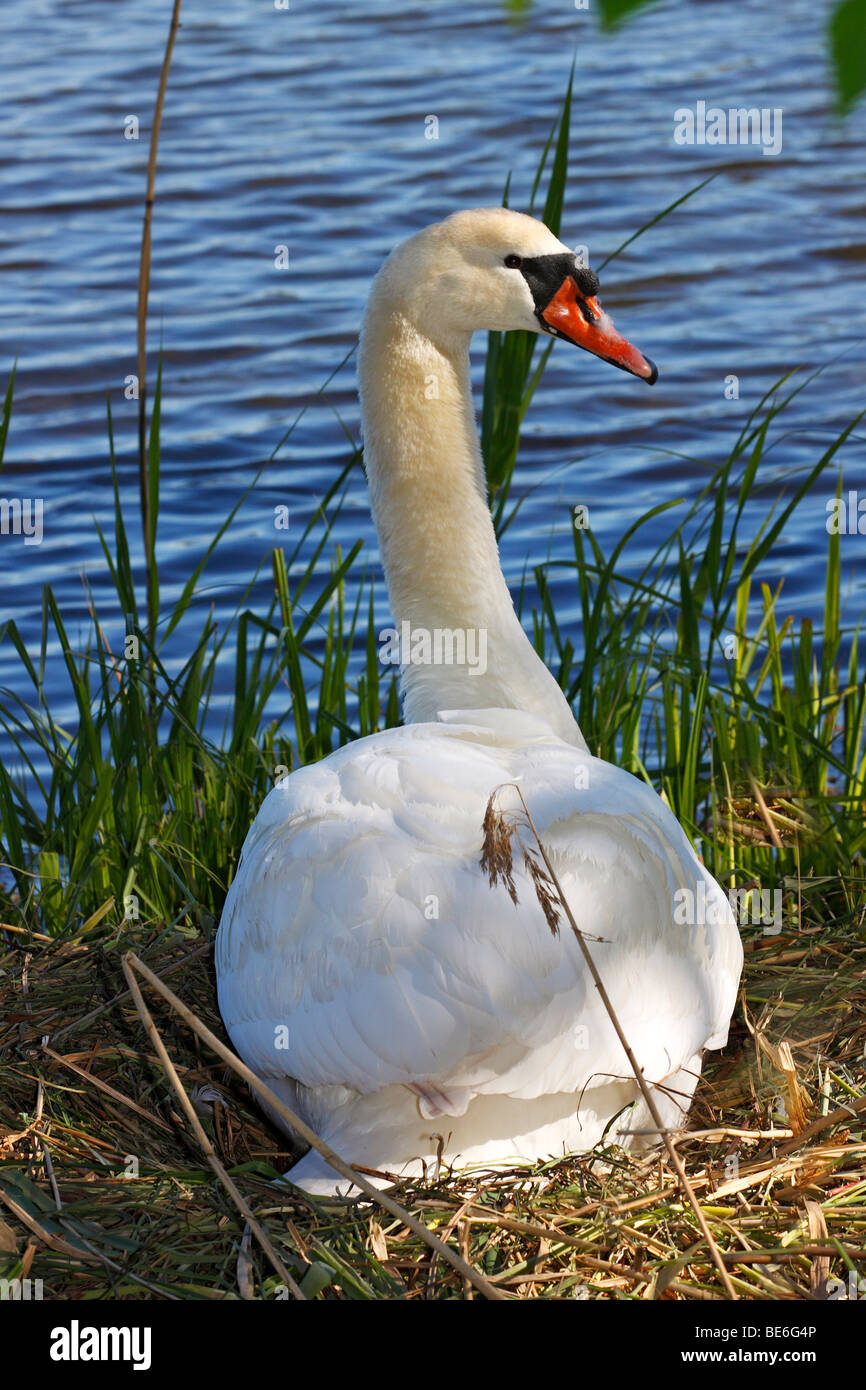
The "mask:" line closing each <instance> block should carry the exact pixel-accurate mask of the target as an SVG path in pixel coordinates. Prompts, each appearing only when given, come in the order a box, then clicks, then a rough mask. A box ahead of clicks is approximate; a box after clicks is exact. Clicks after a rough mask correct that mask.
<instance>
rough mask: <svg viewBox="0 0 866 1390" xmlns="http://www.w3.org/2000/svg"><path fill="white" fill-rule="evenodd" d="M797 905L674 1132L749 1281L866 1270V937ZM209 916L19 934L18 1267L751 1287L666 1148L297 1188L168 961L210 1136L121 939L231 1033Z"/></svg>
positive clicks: (272, 1133)
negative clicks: (366, 1184) (220, 996)
mask: <svg viewBox="0 0 866 1390" xmlns="http://www.w3.org/2000/svg"><path fill="white" fill-rule="evenodd" d="M839 906H840V907H842V906H844V904H842V903H841V902H840V904H839ZM799 907H800V913H799V916H798V918H797V921H798V926H797V929H796V931H795V932H788V933H783V934H780V935H778V936H764V935H761V934H760V929H756V930H755V932H754V933H753V934H752V935H751V937H749V936H748V934H747V940H746V968H745V976H744V984H743V989H742V994H741V1000H740V1004H739V1006H738V1008H737V1011H736V1013H735V1017H734V1020H733V1024H732V1029H731V1038H730V1042H729V1045H728V1047H727V1049H726V1050H725V1052H724V1053H722V1054H710V1056H709V1057H708V1059H707V1066H706V1069H705V1074H704V1077H703V1079H702V1081H701V1083H700V1086H699V1089H698V1092H697V1095H696V1099H695V1103H694V1105H693V1107H692V1110H691V1112H690V1115H689V1122H688V1132H686V1133H684V1134H682V1135H680V1136H679V1137H678V1139H677V1141H676V1151H677V1154H678V1155H679V1156H680V1157H681V1159H682V1161H683V1165H684V1168H685V1171H686V1172H687V1175H688V1183H689V1185H690V1187H691V1189H692V1191H693V1193H694V1195H695V1197H696V1198H697V1201H698V1202H699V1203H700V1208H701V1211H702V1213H703V1216H704V1218H705V1221H706V1223H707V1225H708V1227H709V1229H710V1231H711V1233H712V1240H713V1242H714V1244H715V1246H716V1248H717V1251H718V1254H719V1256H720V1258H721V1260H722V1261H723V1263H724V1267H725V1269H726V1270H727V1272H728V1275H729V1278H730V1283H731V1286H732V1288H733V1289H734V1291H735V1295H736V1296H737V1297H739V1298H743V1299H809V1298H846V1297H852V1296H858V1295H859V1296H862V1295H863V1293H864V1292H866V1072H864V1050H866V983H864V981H866V942H864V940H863V936H862V923H861V921H860V919H859V917H858V916H856V914H850V913H849V914H848V915H847V916H846V915H841V914H839V913H837V914H836V915H833V914H832V913H831V912H830V911H829V910H828V904H827V902H826V900H824V899H820V900H819V899H818V897H817V895H815V894H814V893H813V894H812V895H809V894H805V895H801V902H800V904H799ZM210 931H212V925H211V924H209V923H208V924H205V927H204V930H199V929H196V928H194V927H192V926H191V927H190V928H189V929H188V930H186V931H180V930H172V931H169V932H166V931H165V930H164V929H163V930H162V931H159V930H155V929H154V930H151V929H149V928H148V927H147V926H145V925H140V924H129V923H127V924H124V925H122V926H120V927H114V928H110V927H108V926H107V925H106V924H105V923H103V924H100V925H99V926H98V927H96V928H94V929H93V930H92V931H91V932H90V933H88V934H87V935H85V936H83V937H79V938H77V939H71V940H65V941H51V940H49V939H47V938H40V937H38V936H35V935H28V934H26V933H24V932H23V931H20V930H19V931H14V932H13V931H11V930H6V931H4V932H3V933H2V934H0V942H2V950H0V1019H2V1025H0V1208H2V1210H0V1278H5V1279H16V1278H21V1279H24V1278H30V1279H31V1280H32V1279H41V1280H42V1281H43V1294H44V1297H46V1298H48V1297H51V1298H66V1299H83V1298H93V1297H107V1298H112V1299H123V1298H129V1299H140V1298H180V1299H186V1298H217V1299H219V1298H229V1299H235V1298H246V1299H259V1298H281V1297H293V1296H297V1292H298V1291H300V1292H302V1293H303V1295H304V1296H305V1297H319V1298H325V1299H344V1298H361V1299H364V1298H368V1299H403V1298H409V1299H412V1298H425V1299H426V1298H464V1297H466V1298H472V1297H483V1296H485V1295H486V1296H488V1297H489V1296H502V1295H505V1296H511V1297H519V1298H603V1299H611V1298H620V1299H622V1298H626V1299H633V1298H638V1299H658V1298H661V1299H667V1300H671V1299H700V1300H705V1299H718V1298H726V1297H728V1296H729V1295H728V1294H727V1293H726V1291H725V1288H724V1286H723V1283H722V1280H721V1278H720V1275H719V1273H718V1270H717V1268H716V1266H715V1265H714V1263H713V1260H712V1259H711V1256H710V1251H709V1248H708V1245H707V1241H706V1239H705V1238H704V1236H703V1235H702V1232H701V1229H700V1228H699V1225H698V1222H697V1220H696V1217H695V1212H694V1210H693V1209H692V1207H691V1206H690V1204H689V1201H688V1200H687V1199H686V1196H685V1194H684V1192H683V1190H682V1186H681V1183H680V1182H679V1180H678V1178H677V1176H676V1174H675V1173H674V1171H673V1169H672V1167H671V1164H670V1160H669V1157H668V1155H667V1154H665V1153H664V1152H663V1151H660V1152H659V1154H657V1155H655V1156H651V1157H646V1156H644V1157H643V1158H636V1157H634V1156H631V1155H629V1154H627V1153H625V1152H623V1151H622V1150H620V1149H619V1148H617V1147H615V1146H614V1147H610V1148H606V1149H604V1150H601V1151H596V1152H595V1153H594V1154H592V1155H583V1156H580V1157H575V1158H572V1159H569V1160H566V1161H560V1162H556V1163H549V1164H543V1165H538V1166H537V1167H535V1168H533V1169H531V1170H530V1169H525V1168H522V1169H518V1170H514V1171H513V1172H509V1173H497V1174H496V1175H484V1174H478V1173H473V1174H461V1175H456V1176H454V1175H451V1174H449V1173H448V1172H445V1171H440V1172H430V1173H428V1174H427V1176H426V1180H425V1181H424V1182H413V1183H411V1184H404V1185H402V1186H400V1187H398V1188H397V1189H395V1191H394V1192H393V1194H392V1197H393V1198H394V1199H395V1200H394V1203H393V1206H394V1208H395V1210H386V1209H385V1208H384V1207H383V1206H382V1204H381V1203H380V1202H378V1201H374V1200H372V1199H368V1198H366V1197H364V1198H361V1199H359V1200H358V1201H356V1202H351V1203H346V1202H340V1201H336V1200H322V1199H316V1198H312V1197H309V1196H307V1195H306V1194H304V1193H302V1192H300V1191H298V1190H297V1189H294V1188H292V1187H291V1186H288V1185H280V1186H277V1185H275V1181H274V1180H275V1179H277V1178H278V1176H279V1175H280V1174H282V1173H284V1172H285V1171H286V1170H287V1169H288V1168H290V1166H291V1163H292V1160H293V1154H292V1153H291V1151H290V1150H289V1148H288V1147H287V1144H286V1140H285V1138H284V1136H282V1135H281V1134H280V1132H279V1131H277V1130H276V1129H275V1128H273V1127H272V1125H271V1124H270V1123H269V1121H268V1120H267V1119H266V1118H265V1117H264V1115H263V1113H262V1112H261V1111H260V1110H259V1108H258V1106H257V1105H256V1103H255V1101H254V1100H253V1098H252V1096H251V1095H250V1092H249V1090H248V1087H247V1085H246V1084H245V1082H244V1081H243V1080H242V1079H241V1078H240V1077H238V1076H237V1075H236V1074H235V1073H234V1071H233V1070H232V1069H231V1068H230V1067H229V1066H227V1065H226V1063H225V1062H224V1060H223V1059H222V1058H220V1057H219V1056H217V1055H216V1054H215V1053H214V1052H213V1051H212V1050H211V1049H210V1048H209V1047H208V1046H206V1045H205V1044H204V1043H203V1042H202V1041H201V1039H200V1038H199V1037H198V1036H197V1035H196V1033H195V1032H193V1031H192V1030H191V1028H190V1027H188V1026H187V1024H186V1023H185V1022H184V1021H183V1020H181V1019H180V1018H179V1017H177V1015H176V1014H175V1013H174V1012H173V1011H172V1010H170V1009H169V1008H168V1007H167V1006H166V1005H165V1002H164V1000H163V999H161V998H160V997H159V996H158V995H155V994H154V993H153V991H152V990H149V989H148V988H147V985H146V983H145V984H144V985H143V986H142V990H143V993H144V994H145V995H146V997H147V1002H148V1007H149V1009H150V1010H151V1012H152V1014H153V1018H154V1021H155V1024H156V1027H157V1028H158V1030H159V1036H160V1038H161V1039H162V1042H163V1043H164V1046H165V1048H166V1051H167V1053H168V1055H169V1056H170V1058H171V1063H172V1065H173V1068H174V1071H175V1074H176V1080H177V1082H178V1083H179V1084H180V1085H181V1086H182V1088H183V1090H184V1092H185V1093H186V1096H187V1097H188V1098H189V1099H188V1104H189V1105H191V1107H192V1110H193V1111H194V1113H195V1117H196V1119H197V1121H198V1133H196V1131H195V1127H194V1126H193V1125H192V1124H191V1122H190V1118H189V1116H188V1114H187V1113H185V1110H184V1105H183V1104H182V1103H181V1102H180V1101H179V1098H178V1094H177V1092H176V1091H175V1089H174V1088H173V1085H172V1084H171V1082H170V1079H169V1076H168V1074H167V1072H166V1068H165V1066H164V1064H163V1062H162V1060H161V1058H160V1056H159V1055H158V1053H157V1050H156V1048H155V1046H154V1044H153V1042H152V1040H151V1038H150V1036H149V1035H148V1034H147V1033H146V1032H145V1030H144V1028H143V1026H142V1022H141V1018H140V1016H139V1012H138V1011H137V1009H136V1007H135V1003H134V1000H133V998H132V996H131V995H130V992H129V984H128V979H127V977H126V975H125V974H124V970H123V966H122V961H123V957H124V955H125V953H126V952H128V951H130V950H133V951H135V953H136V955H137V956H138V957H139V958H140V959H141V960H142V961H143V962H144V963H146V965H147V966H148V967H149V968H150V969H151V970H152V971H153V972H154V973H155V975H157V976H158V977H159V978H160V980H162V981H164V982H165V985H167V986H168V987H170V989H171V990H172V991H174V992H175V993H176V995H177V996H178V998H179V999H180V1000H181V1001H182V1002H183V1004H184V1005H185V1006H186V1007H187V1008H188V1009H189V1010H191V1011H192V1014H193V1015H194V1016H195V1017H196V1018H197V1019H198V1020H201V1023H202V1024H204V1025H206V1026H207V1027H208V1028H210V1029H211V1030H212V1031H213V1033H214V1034H215V1035H216V1037H217V1038H218V1039H220V1040H222V1042H223V1044H225V1045H227V1044H228V1040H227V1038H226V1036H225V1033H224V1031H223V1029H222V1025H221V1022H220V1019H219V1014H218V1010H217V1004H216V990H215V981H214V973H213V966H212V956H211V949H212V942H211V941H210V940H208V939H206V933H208V932H210ZM203 1144H204V1146H203ZM206 1148H210V1150H211V1152H212V1159H209V1158H208V1157H207V1154H206ZM220 1171H221V1172H222V1174H224V1176H225V1179H226V1180H227V1181H224V1180H223V1178H222V1177H221V1176H220ZM230 1189H234V1194H235V1195H233V1193H232V1191H231V1190H230ZM236 1198H240V1202H241V1203H242V1206H239V1205H238V1201H237V1200H236ZM395 1212H400V1213H403V1215H401V1214H395ZM250 1218H251V1219H250ZM407 1219H408V1221H409V1222H411V1225H410V1224H407ZM424 1230H426V1231H427V1232H429V1233H431V1234H430V1239H427V1238H425V1235H424V1234H423V1231H424ZM419 1232H421V1233H419ZM436 1238H438V1241H441V1242H444V1246H445V1248H446V1250H447V1251H448V1252H450V1253H451V1254H453V1256H454V1257H455V1259H454V1263H452V1262H450V1261H449V1259H448V1258H443V1254H442V1249H441V1247H438V1245H437V1242H436ZM263 1240H264V1242H265V1243H266V1245H267V1246H268V1247H269V1252H270V1253H269V1252H268V1250H266V1249H265V1246H264V1245H263V1244H262V1241H263ZM431 1240H432V1241H433V1244H434V1245H436V1246H437V1248H431ZM461 1263H462V1265H463V1266H464V1268H461ZM466 1270H468V1271H470V1272H471V1274H472V1276H473V1277H472V1278H469V1277H467V1273H466V1272H465V1271H466ZM476 1276H477V1277H476Z"/></svg>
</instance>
